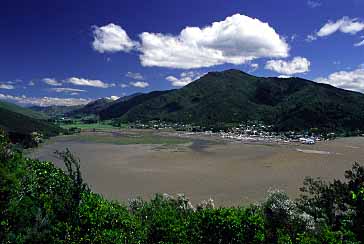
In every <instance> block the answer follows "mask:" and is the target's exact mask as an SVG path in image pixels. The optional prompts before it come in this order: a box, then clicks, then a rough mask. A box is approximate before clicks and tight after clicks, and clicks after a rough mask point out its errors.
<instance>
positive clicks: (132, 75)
mask: <svg viewBox="0 0 364 244" xmlns="http://www.w3.org/2000/svg"><path fill="white" fill-rule="evenodd" d="M125 76H126V77H129V78H132V79H134V80H143V79H144V77H143V75H142V74H140V73H133V72H128V73H126V75H125Z"/></svg>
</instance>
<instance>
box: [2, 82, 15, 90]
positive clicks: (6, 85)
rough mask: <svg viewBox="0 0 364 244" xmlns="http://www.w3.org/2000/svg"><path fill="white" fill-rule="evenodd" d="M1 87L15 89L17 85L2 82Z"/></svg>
mask: <svg viewBox="0 0 364 244" xmlns="http://www.w3.org/2000/svg"><path fill="white" fill-rule="evenodd" d="M0 89H6V90H12V89H15V86H13V85H11V84H6V83H0Z"/></svg>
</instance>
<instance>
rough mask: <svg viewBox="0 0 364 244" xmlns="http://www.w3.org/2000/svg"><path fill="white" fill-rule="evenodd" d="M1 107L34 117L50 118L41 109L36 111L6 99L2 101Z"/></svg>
mask: <svg viewBox="0 0 364 244" xmlns="http://www.w3.org/2000/svg"><path fill="white" fill-rule="evenodd" d="M0 108H3V109H6V110H9V111H13V112H15V113H19V114H23V115H25V116H28V117H31V118H34V119H48V116H47V115H46V114H44V113H42V112H40V111H34V110H31V109H28V108H23V107H21V106H18V105H16V104H14V103H8V102H5V101H0Z"/></svg>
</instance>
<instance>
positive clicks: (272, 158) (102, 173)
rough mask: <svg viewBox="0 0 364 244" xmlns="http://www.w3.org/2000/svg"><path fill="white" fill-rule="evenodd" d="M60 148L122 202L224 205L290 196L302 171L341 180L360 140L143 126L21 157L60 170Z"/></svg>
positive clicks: (64, 141) (89, 135)
mask: <svg viewBox="0 0 364 244" xmlns="http://www.w3.org/2000/svg"><path fill="white" fill-rule="evenodd" d="M110 133H114V134H111V135H110ZM117 133H119V134H117ZM65 148H69V149H70V150H71V151H72V152H73V153H75V155H77V156H78V157H79V158H80V160H81V169H82V173H83V176H84V179H85V181H86V182H87V183H88V184H89V185H90V186H91V189H92V190H93V191H95V192H97V193H100V194H102V195H104V196H105V197H107V198H109V199H114V200H121V201H124V202H126V201H127V200H128V199H130V198H135V197H138V196H141V197H143V198H146V199H148V198H150V197H151V196H153V195H154V194H155V193H170V194H177V193H185V194H186V195H187V196H189V197H190V198H191V199H192V202H194V203H196V202H199V201H201V200H205V199H208V198H210V197H212V198H213V199H214V200H215V203H216V204H217V205H224V206H231V205H241V204H247V203H252V202H257V201H260V200H263V199H264V197H265V195H266V192H267V190H268V189H269V188H280V189H283V190H286V191H287V192H288V194H289V195H290V196H292V197H295V196H298V194H299V187H301V186H302V182H303V180H304V178H305V177H306V176H312V177H322V178H324V179H326V180H331V179H334V178H340V179H342V178H343V175H344V171H345V170H346V169H349V168H350V167H351V165H352V163H354V162H355V161H358V162H364V138H363V137H355V138H340V139H336V140H333V141H328V142H320V143H318V144H316V145H301V144H287V145H280V144H243V143H230V142H226V141H223V142H222V141H219V140H218V139H216V138H215V139H208V138H200V137H194V136H189V138H178V137H176V136H171V135H169V134H168V133H163V132H150V131H149V132H148V131H142V132H138V131H118V132H107V133H105V132H86V133H85V132H83V133H81V134H80V135H75V136H61V137H56V138H53V139H51V140H50V141H49V142H48V143H46V144H44V145H42V146H41V147H40V148H38V149H36V150H34V151H33V152H30V153H29V154H30V156H31V157H34V158H39V159H41V160H52V161H53V162H55V164H56V165H57V166H59V167H63V163H62V162H61V161H60V160H58V159H57V158H56V157H55V155H54V151H56V150H64V149H65Z"/></svg>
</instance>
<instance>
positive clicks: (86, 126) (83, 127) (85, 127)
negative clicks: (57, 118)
mask: <svg viewBox="0 0 364 244" xmlns="http://www.w3.org/2000/svg"><path fill="white" fill-rule="evenodd" d="M61 127H62V128H65V129H69V128H73V127H77V128H80V129H81V130H88V129H99V130H101V129H102V130H106V129H120V128H121V129H124V128H127V125H126V124H122V125H121V127H115V126H113V125H111V124H110V123H108V122H102V123H93V124H85V123H82V122H79V121H77V122H75V123H72V124H61Z"/></svg>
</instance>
